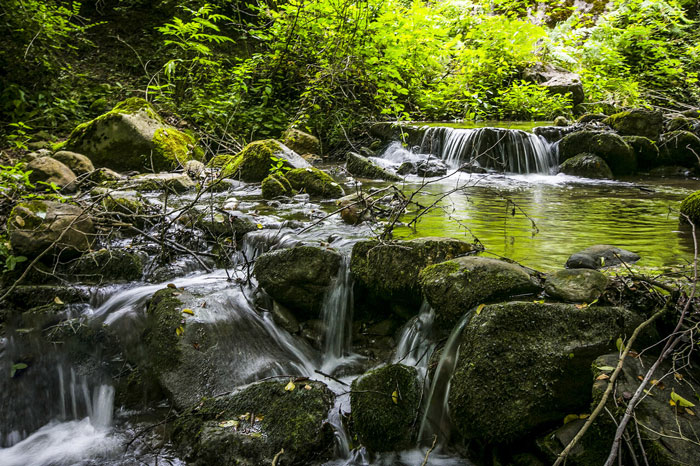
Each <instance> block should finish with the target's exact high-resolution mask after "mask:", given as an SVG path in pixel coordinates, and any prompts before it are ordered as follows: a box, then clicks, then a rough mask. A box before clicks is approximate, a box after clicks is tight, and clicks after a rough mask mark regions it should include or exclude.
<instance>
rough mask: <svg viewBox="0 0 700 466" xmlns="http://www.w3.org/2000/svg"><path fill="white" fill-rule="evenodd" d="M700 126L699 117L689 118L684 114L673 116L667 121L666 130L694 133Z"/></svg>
mask: <svg viewBox="0 0 700 466" xmlns="http://www.w3.org/2000/svg"><path fill="white" fill-rule="evenodd" d="M698 127H700V120H698V119H697V118H688V117H684V116H677V117H674V118H671V119H670V120H669V121H668V122H666V131H667V132H672V131H690V132H691V133H694V132H696V131H697V129H698Z"/></svg>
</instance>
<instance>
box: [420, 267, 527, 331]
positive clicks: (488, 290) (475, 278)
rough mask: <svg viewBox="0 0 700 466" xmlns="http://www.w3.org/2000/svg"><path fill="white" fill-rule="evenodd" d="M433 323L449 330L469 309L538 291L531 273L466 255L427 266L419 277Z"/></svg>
mask: <svg viewBox="0 0 700 466" xmlns="http://www.w3.org/2000/svg"><path fill="white" fill-rule="evenodd" d="M420 284H421V287H422V289H423V293H424V294H425V297H426V299H427V300H428V302H429V303H430V305H431V306H432V307H433V309H434V310H435V323H436V325H437V326H438V327H441V328H443V329H448V328H451V327H452V326H453V325H454V324H456V323H457V322H458V321H459V319H460V318H461V317H462V315H464V313H465V312H467V311H468V310H469V309H470V308H472V307H474V306H476V305H477V304H482V303H484V302H486V301H493V300H496V299H506V298H509V297H511V296H515V295H520V294H532V293H537V292H538V291H540V285H539V282H538V280H537V279H536V278H535V276H534V274H533V273H532V272H530V271H529V270H527V269H525V268H524V267H521V266H519V265H517V264H511V263H510V262H505V261H502V260H498V259H491V258H489V257H478V256H467V257H459V258H457V259H454V260H450V261H447V262H442V263H441V264H436V265H433V266H430V267H427V268H426V269H425V270H423V271H422V272H421V274H420Z"/></svg>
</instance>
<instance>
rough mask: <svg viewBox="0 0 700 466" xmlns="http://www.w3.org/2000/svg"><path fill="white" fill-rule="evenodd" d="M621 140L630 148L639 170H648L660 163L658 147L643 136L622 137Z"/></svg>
mask: <svg viewBox="0 0 700 466" xmlns="http://www.w3.org/2000/svg"><path fill="white" fill-rule="evenodd" d="M622 139H624V140H625V142H626V143H627V144H629V145H630V147H632V150H633V151H634V155H635V156H636V157H637V166H638V168H639V169H640V170H649V169H651V168H654V167H657V166H658V165H659V164H660V163H661V159H660V158H659V147H658V146H657V145H656V143H655V142H654V141H652V140H651V139H649V138H645V137H643V136H623V137H622Z"/></svg>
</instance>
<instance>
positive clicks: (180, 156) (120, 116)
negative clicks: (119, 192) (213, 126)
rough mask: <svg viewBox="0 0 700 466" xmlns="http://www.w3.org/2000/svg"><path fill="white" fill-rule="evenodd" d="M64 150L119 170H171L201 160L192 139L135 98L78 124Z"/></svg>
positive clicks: (98, 164) (99, 165) (141, 100)
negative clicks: (190, 161) (191, 161)
mask: <svg viewBox="0 0 700 466" xmlns="http://www.w3.org/2000/svg"><path fill="white" fill-rule="evenodd" d="M64 148H65V149H66V150H69V151H72V152H78V153H80V154H85V155H86V156H88V157H89V158H90V160H92V163H93V164H94V165H95V166H97V167H107V168H111V169H114V170H117V171H129V170H139V171H141V170H146V171H162V170H172V169H174V168H177V167H178V166H179V165H181V164H184V163H185V162H187V161H189V160H191V159H197V158H199V155H198V154H197V150H196V147H195V141H194V139H193V138H192V137H191V136H189V135H187V134H185V133H183V132H181V131H178V130H177V129H175V128H173V127H171V126H168V125H166V124H165V123H164V122H163V120H162V119H161V118H160V116H158V114H157V113H156V111H155V110H154V109H153V107H152V106H151V105H150V104H149V103H148V102H146V101H145V100H143V99H140V98H136V97H134V98H130V99H127V100H125V101H124V102H121V103H120V104H118V105H117V106H116V107H114V109H112V110H111V111H110V112H108V113H105V114H104V115H101V116H99V117H97V118H95V119H94V120H92V121H90V122H88V123H84V124H82V125H79V126H78V127H77V128H75V129H74V130H73V132H72V133H71V135H70V137H69V138H68V141H66V145H65V146H64Z"/></svg>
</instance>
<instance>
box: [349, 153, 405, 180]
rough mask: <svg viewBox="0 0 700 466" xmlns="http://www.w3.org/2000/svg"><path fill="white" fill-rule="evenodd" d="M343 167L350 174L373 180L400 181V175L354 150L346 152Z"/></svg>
mask: <svg viewBox="0 0 700 466" xmlns="http://www.w3.org/2000/svg"><path fill="white" fill-rule="evenodd" d="M345 167H346V168H347V170H348V172H350V174H351V175H353V176H356V177H358V178H370V179H374V180H386V181H400V180H401V177H399V176H397V175H395V174H393V173H391V172H389V171H388V170H385V169H383V168H382V167H380V166H379V165H377V164H376V163H374V162H372V161H371V160H369V159H368V158H367V157H364V156H362V155H360V154H356V153H355V152H348V155H347V158H346V164H345Z"/></svg>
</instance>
